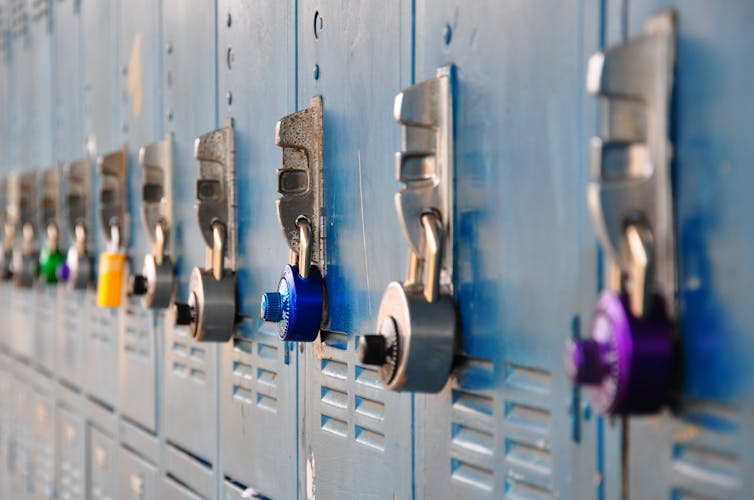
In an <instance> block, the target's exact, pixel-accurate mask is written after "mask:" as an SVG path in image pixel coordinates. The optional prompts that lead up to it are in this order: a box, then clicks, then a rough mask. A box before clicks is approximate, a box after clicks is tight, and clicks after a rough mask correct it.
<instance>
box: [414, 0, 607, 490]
mask: <svg viewBox="0 0 754 500" xmlns="http://www.w3.org/2000/svg"><path fill="white" fill-rule="evenodd" d="M467 7H468V6H467V5H466V4H464V3H463V2H456V1H442V2H427V1H419V2H417V4H416V31H415V35H414V36H415V41H416V42H415V43H416V46H415V79H416V80H417V81H421V80H424V79H426V78H430V77H432V76H433V75H434V73H435V69H436V68H437V67H439V66H442V65H445V64H448V63H450V62H453V63H455V64H456V65H457V92H456V95H455V99H456V100H455V124H456V137H455V159H456V185H455V188H456V200H455V201H456V215H455V227H456V248H455V255H456V268H455V277H454V282H455V283H454V286H455V297H456V299H457V302H458V308H459V314H460V317H461V323H462V331H463V339H462V349H463V356H462V359H461V360H460V364H459V367H458V369H457V371H456V373H455V376H454V377H453V378H452V380H451V381H450V383H449V384H448V385H447V386H446V387H445V389H444V391H443V392H442V393H441V394H439V395H438V396H423V395H417V396H416V398H415V415H416V442H415V446H416V458H415V463H416V469H415V471H414V472H415V475H416V480H415V481H416V484H417V496H420V497H430V498H431V497H441V496H442V497H447V496H451V497H472V498H499V497H501V496H504V495H505V496H510V497H516V498H517V497H526V498H549V497H562V498H590V497H597V496H600V495H601V490H602V484H603V481H606V480H607V478H605V476H604V474H603V471H601V470H599V469H598V463H599V459H598V454H599V453H600V449H599V448H597V444H598V442H599V437H598V435H597V427H596V425H595V419H594V417H593V416H592V415H591V409H590V408H589V406H588V404H587V402H586V401H584V403H583V405H582V403H581V402H580V400H579V398H578V394H574V393H573V392H572V389H571V384H570V382H569V381H568V380H567V377H566V376H565V371H564V368H563V361H562V360H563V349H564V345H565V342H566V340H567V339H568V338H569V337H571V336H573V335H574V334H578V330H579V325H584V326H587V325H588V322H589V319H588V318H589V315H590V309H591V301H592V300H593V298H594V296H595V289H596V276H595V272H596V269H597V263H596V255H595V245H594V243H593V241H594V240H593V236H592V233H591V227H590V225H589V219H588V216H587V212H586V202H585V195H584V192H585V186H586V181H587V178H588V172H589V170H588V169H589V164H588V157H587V155H586V153H587V151H588V150H587V140H588V137H589V136H590V135H591V134H592V133H593V130H594V128H593V127H594V121H593V120H594V116H595V114H594V113H595V110H596V107H595V105H594V104H593V103H591V102H590V103H589V104H588V105H587V104H585V90H584V81H585V80H584V79H585V76H584V75H585V63H586V58H587V56H588V55H589V53H590V52H591V51H592V50H594V49H595V48H596V47H597V46H598V43H599V38H598V34H599V32H600V19H601V13H600V10H599V4H598V2H591V1H584V2H579V3H578V5H575V4H573V3H572V4H570V5H565V4H557V5H556V4H547V5H544V4H537V3H531V2H524V3H521V2H480V3H476V4H475V5H474V9H470V8H467ZM595 478H597V479H596V480H595Z"/></svg>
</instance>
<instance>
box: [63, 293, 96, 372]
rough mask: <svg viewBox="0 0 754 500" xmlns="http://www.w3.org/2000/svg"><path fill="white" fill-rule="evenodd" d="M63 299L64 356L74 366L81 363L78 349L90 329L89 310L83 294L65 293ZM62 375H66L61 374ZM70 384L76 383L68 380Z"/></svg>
mask: <svg viewBox="0 0 754 500" xmlns="http://www.w3.org/2000/svg"><path fill="white" fill-rule="evenodd" d="M63 297H64V298H63V301H62V311H61V313H62V315H63V317H62V318H61V323H62V324H61V327H62V328H63V334H64V338H65V342H64V347H63V349H64V352H63V353H62V354H63V357H64V359H65V360H66V362H67V363H68V364H69V366H72V365H73V363H77V362H79V361H80V360H78V359H77V356H76V354H77V353H76V348H77V346H80V345H81V342H82V340H81V337H82V335H83V334H82V332H83V330H84V329H85V328H88V325H89V321H88V318H87V315H86V311H87V308H86V306H85V305H84V302H83V301H82V300H81V298H82V294H81V293H78V292H77V293H64V294H63ZM62 375H65V374H64V373H61V376H62ZM68 382H70V383H73V382H75V381H74V380H68Z"/></svg>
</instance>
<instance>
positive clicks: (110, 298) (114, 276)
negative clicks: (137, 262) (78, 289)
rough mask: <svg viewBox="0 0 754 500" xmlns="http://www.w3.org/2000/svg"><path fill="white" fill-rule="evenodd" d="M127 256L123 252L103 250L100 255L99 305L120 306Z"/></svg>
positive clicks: (98, 278)
mask: <svg viewBox="0 0 754 500" xmlns="http://www.w3.org/2000/svg"><path fill="white" fill-rule="evenodd" d="M125 267H126V256H125V255H124V254H122V253H114V252H103V253H101V254H100V256H99V272H98V277H97V305H98V306H99V307H119V306H120V301H121V297H122V295H123V274H124V272H125Z"/></svg>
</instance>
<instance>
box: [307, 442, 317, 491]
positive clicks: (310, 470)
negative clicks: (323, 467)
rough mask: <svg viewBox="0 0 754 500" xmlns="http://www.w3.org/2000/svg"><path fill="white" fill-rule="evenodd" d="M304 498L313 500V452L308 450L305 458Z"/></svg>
mask: <svg viewBox="0 0 754 500" xmlns="http://www.w3.org/2000/svg"><path fill="white" fill-rule="evenodd" d="M306 498H308V499H309V500H314V498H315V497H314V453H312V452H311V451H310V452H309V458H308V459H307V460H306Z"/></svg>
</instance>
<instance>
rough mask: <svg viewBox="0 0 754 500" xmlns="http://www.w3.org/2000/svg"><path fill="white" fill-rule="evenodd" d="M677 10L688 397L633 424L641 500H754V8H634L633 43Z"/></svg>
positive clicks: (655, 3)
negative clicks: (653, 19) (655, 16)
mask: <svg viewBox="0 0 754 500" xmlns="http://www.w3.org/2000/svg"><path fill="white" fill-rule="evenodd" d="M669 7H672V8H675V9H676V10H677V14H678V28H679V37H678V56H677V67H676V79H675V103H674V105H675V113H674V121H673V123H672V133H673V134H674V137H673V152H674V168H675V182H676V185H675V188H676V199H675V209H676V217H677V224H676V226H677V228H676V231H677V233H676V235H677V239H678V240H677V241H678V255H679V279H678V282H679V286H680V289H679V299H680V311H681V318H680V342H681V344H680V345H681V356H682V366H683V375H682V389H681V395H680V401H679V403H678V408H677V411H675V412H674V413H673V414H670V413H667V414H663V415H661V416H660V417H659V418H644V419H632V420H631V421H630V423H629V427H628V433H629V434H628V436H627V437H628V440H629V443H630V447H629V449H628V452H629V455H628V457H627V460H628V463H627V465H628V480H629V481H628V493H629V495H630V496H631V498H642V497H643V498H650V497H654V498H659V497H672V498H686V497H689V498H691V497H709V498H744V497H747V496H751V494H752V491H754V479H752V472H754V446H752V444H753V443H754V434H753V433H752V430H751V425H749V423H750V422H751V420H752V416H754V404H753V403H754V399H752V391H751V387H750V383H749V381H750V380H751V376H752V371H751V362H750V360H751V355H752V352H753V351H754V340H752V339H753V337H752V335H751V332H752V325H754V311H752V308H751V301H750V299H748V298H744V297H750V296H751V293H750V290H751V286H750V283H751V280H752V278H754V267H752V266H751V265H750V260H751V259H750V254H751V252H750V251H749V248H751V245H752V244H753V243H754V232H753V231H752V226H751V223H750V221H749V220H748V217H746V216H745V215H743V214H745V213H750V212H751V207H752V201H751V195H750V193H751V190H752V188H753V187H754V177H753V176H752V175H751V167H750V163H751V162H750V158H751V155H752V152H753V148H754V143H752V141H751V140H749V139H747V138H746V137H747V135H750V133H749V132H747V131H749V130H751V127H752V125H753V124H754V118H753V117H754V103H753V102H752V100H751V98H750V91H749V89H750V88H751V86H752V83H754V68H753V67H752V66H751V65H750V64H741V61H744V60H747V59H748V58H749V55H748V54H749V52H750V49H751V47H752V44H754V35H753V34H752V32H751V30H750V29H749V26H750V22H751V20H752V19H754V5H752V4H751V3H750V2H745V1H737V2H727V3H726V4H725V5H724V6H723V5H719V6H715V7H713V6H711V5H708V4H706V3H704V2H698V1H661V0H641V1H636V2H627V33H626V34H627V36H635V35H637V34H639V33H641V32H642V31H643V29H644V22H645V20H646V19H647V17H648V16H649V15H651V14H652V13H653V12H655V11H657V10H659V9H664V8H669Z"/></svg>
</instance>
